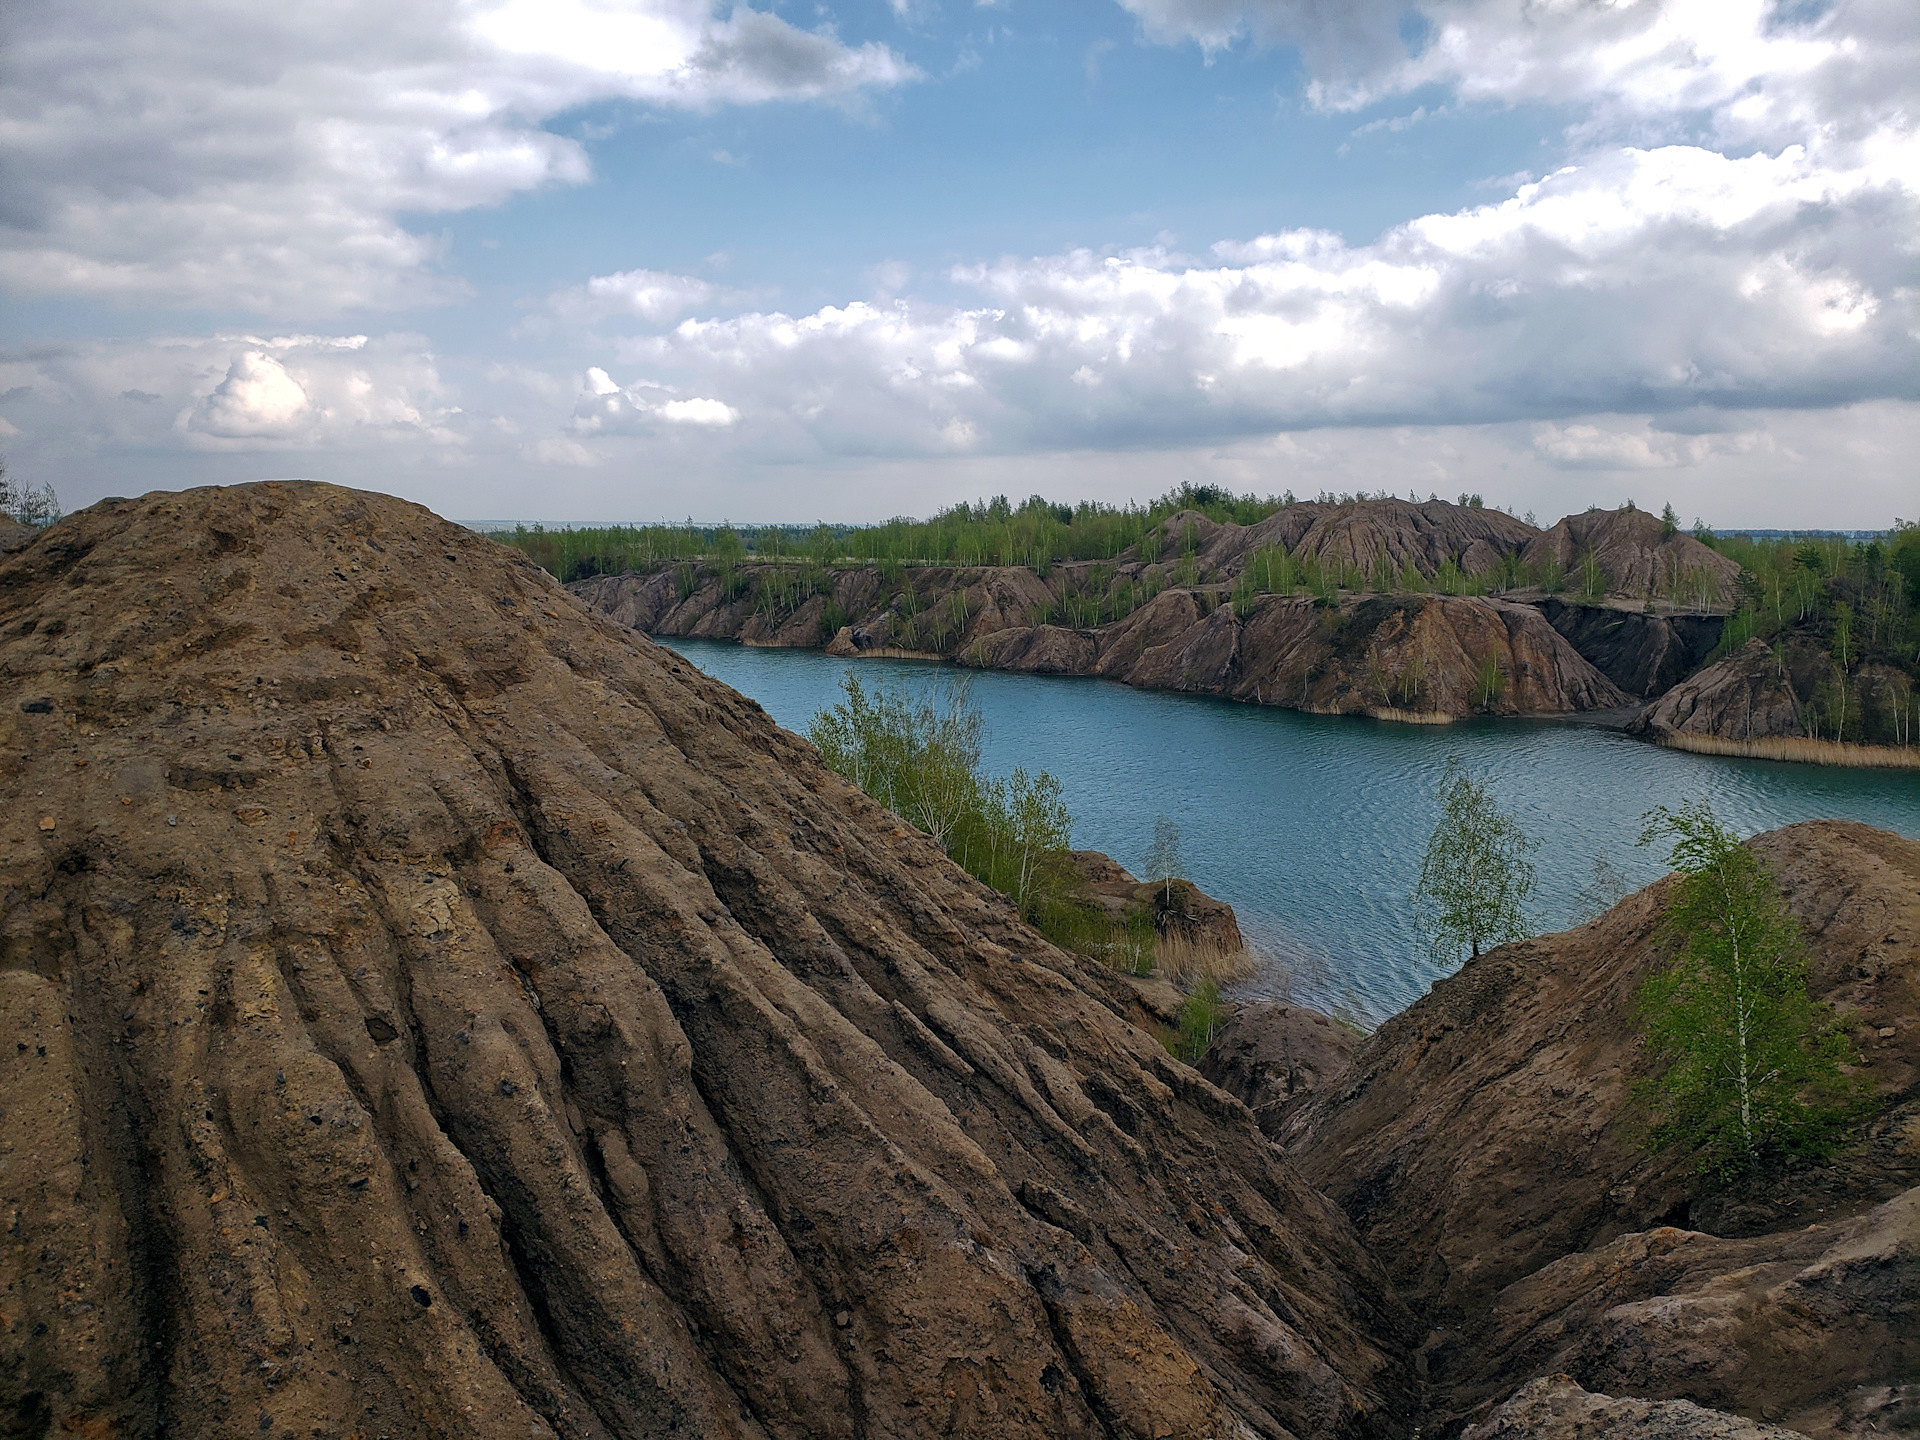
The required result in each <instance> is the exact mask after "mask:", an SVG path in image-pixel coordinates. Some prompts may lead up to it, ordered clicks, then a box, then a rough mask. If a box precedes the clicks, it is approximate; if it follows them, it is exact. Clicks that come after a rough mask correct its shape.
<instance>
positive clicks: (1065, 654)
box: [572, 567, 1629, 720]
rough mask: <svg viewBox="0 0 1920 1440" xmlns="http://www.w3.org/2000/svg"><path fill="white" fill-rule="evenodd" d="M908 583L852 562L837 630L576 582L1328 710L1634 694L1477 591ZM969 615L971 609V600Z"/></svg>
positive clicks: (649, 627) (621, 597)
mask: <svg viewBox="0 0 1920 1440" xmlns="http://www.w3.org/2000/svg"><path fill="white" fill-rule="evenodd" d="M907 573H908V575H909V576H910V577H911V579H910V580H909V581H903V582H900V584H901V585H903V586H908V587H917V588H913V589H912V591H911V593H912V594H913V596H914V598H913V600H912V601H911V602H906V603H907V604H910V605H911V609H912V613H911V614H905V613H903V610H904V609H905V608H906V605H905V604H903V597H904V596H905V595H906V594H907V593H908V590H907V589H899V588H889V587H888V585H887V583H886V582H884V581H883V580H882V578H881V577H880V575H879V572H878V571H866V570H859V571H847V572H843V573H842V574H841V575H840V576H839V577H838V578H837V579H835V581H834V582H833V586H832V591H831V597H830V598H831V601H832V604H833V605H834V606H835V607H836V611H837V613H839V614H843V615H846V616H848V617H850V618H849V619H848V621H847V623H846V624H845V625H844V626H843V627H842V628H841V629H840V630H838V631H836V632H833V633H832V634H831V636H829V635H828V634H826V633H825V632H823V630H822V628H821V624H820V619H819V617H820V615H821V614H823V613H825V612H824V610H823V608H822V607H824V605H825V604H826V603H827V600H826V599H825V598H823V597H818V596H816V597H815V598H814V599H813V600H811V601H809V602H807V604H806V605H804V606H802V607H801V609H800V610H798V611H796V612H795V613H794V614H793V616H791V617H790V618H788V619H786V620H784V621H780V622H777V623H776V622H775V621H774V620H770V619H769V618H768V617H767V615H766V614H765V613H764V612H763V611H762V610H759V609H757V608H756V607H755V602H754V600H753V599H752V592H751V591H750V590H746V591H742V593H741V594H740V595H739V596H738V597H736V598H734V599H732V600H728V599H727V598H726V596H725V593H724V589H723V587H721V586H720V585H719V584H717V583H714V584H710V585H705V586H702V587H700V588H698V589H695V590H693V591H691V592H690V593H688V594H687V595H685V596H684V597H680V596H678V592H677V590H676V588H675V583H674V577H673V576H672V575H671V574H659V575H648V576H641V575H632V576H617V577H609V576H600V577H597V578H595V579H593V580H586V581H579V582H576V583H575V585H574V586H573V587H572V589H573V591H574V593H575V594H576V595H578V596H580V598H581V599H582V600H584V601H585V602H586V603H587V604H588V605H589V606H590V607H591V608H593V609H595V610H596V611H598V612H599V613H601V614H604V615H607V616H610V617H611V618H613V619H615V620H618V621H619V622H621V623H622V624H627V625H632V626H634V627H635V628H637V629H640V630H643V631H646V632H648V633H650V634H660V635H675V636H685V637H687V638H690V639H739V640H741V641H742V642H743V643H747V644H757V645H808V646H812V645H821V644H825V645H826V646H827V648H828V649H829V650H830V651H831V652H832V653H834V654H836V655H843V656H848V657H852V656H857V655H889V654H901V653H911V654H929V655H940V656H944V657H946V658H950V659H953V660H955V661H957V662H958V663H959V664H962V665H967V666H973V667H976V668H980V669H990V670H1008V671H1013V672H1015V673H1018V674H1023V675H1097V676H1101V677H1104V678H1106V679H1109V680H1118V681H1121V682H1122V683H1124V684H1128V685H1135V686H1139V687H1142V688H1144V689H1155V690H1185V691H1189V692H1193V693H1197V694H1205V695H1222V696H1227V697H1230V698H1232V699H1236V700H1243V701H1248V702H1251V703H1255V704H1262V705H1280V706H1286V707H1288V708H1292V709H1303V710H1312V711H1316V712H1319V713H1325V714H1373V715H1379V716H1384V717H1388V718H1429V719H1442V720H1444V719H1449V718H1452V717H1454V716H1459V715H1468V714H1476V713H1478V714H1492V715H1531V714H1544V715H1558V714H1567V713H1571V712H1576V711H1585V710H1604V709H1611V708H1614V707H1616V706H1620V705H1624V704H1626V703H1628V698H1629V697H1628V696H1627V695H1625V694H1623V693H1622V692H1621V691H1620V690H1619V689H1618V688H1617V687H1616V686H1615V685H1614V684H1613V683H1612V682H1611V681H1609V680H1608V679H1607V678H1606V677H1605V676H1604V675H1602V674H1601V673H1600V672H1599V671H1598V670H1596V669H1595V668H1594V667H1593V665H1592V664H1590V663H1589V662H1588V661H1587V660H1585V659H1584V658H1582V656H1581V655H1580V653H1579V652H1578V650H1576V649H1575V648H1574V646H1573V645H1572V644H1571V643H1569V642H1568V641H1567V640H1566V639H1565V638H1564V637H1563V636H1561V635H1560V633H1559V632H1558V631H1556V630H1555V629H1554V628H1553V626H1552V625H1550V624H1549V623H1548V622H1547V621H1546V619H1545V618H1544V617H1543V616H1542V614H1541V612H1540V611H1539V610H1537V609H1535V608H1534V607H1533V606H1530V605H1521V604H1516V603H1514V602H1512V601H1508V600H1500V599H1489V598H1483V597H1477V596H1454V595H1428V594H1401V595H1368V596H1353V597H1350V598H1347V599H1343V600H1341V601H1340V602H1339V603H1338V604H1335V605H1322V604H1319V603H1317V602H1315V601H1313V600H1311V599H1307V598H1304V597H1295V596H1277V595H1262V596H1259V597H1257V598H1255V599H1253V600H1251V601H1247V602H1243V603H1241V604H1239V605H1235V604H1231V603H1228V601H1229V596H1228V595H1227V593H1226V591H1225V589H1224V588H1223V587H1219V586H1212V587H1206V586H1201V587H1190V588H1175V589H1171V590H1165V591H1162V592H1160V593H1159V594H1157V595H1155V596H1154V597H1153V598H1152V599H1150V600H1148V601H1147V602H1146V603H1145V604H1143V605H1141V606H1139V608H1137V609H1135V610H1132V611H1131V612H1129V613H1128V614H1126V615H1125V616H1123V617H1122V618H1120V619H1118V620H1114V621H1111V622H1109V623H1106V624H1103V625H1099V626H1090V627H1084V628H1082V627H1072V626H1067V625H1061V624H1054V623H1045V622H1043V623H1038V624H1036V623H1034V621H1033V618H1032V617H1033V615H1034V613H1035V612H1038V611H1044V610H1045V609H1046V608H1047V605H1048V604H1049V603H1051V602H1050V601H1048V600H1047V599H1046V598H1045V592H1044V591H1043V592H1042V598H1040V599H1035V598H1033V597H1032V595H1031V594H1030V593H1029V592H1030V590H1031V588H1032V587H1034V586H1037V585H1038V584H1039V581H1038V580H1037V578H1036V577H1035V576H1034V574H1033V572H1032V571H1030V570H1024V569H1019V568H1013V567H995V568H989V569H985V570H979V571H945V570H938V569H934V568H927V569H923V570H918V571H909V572H907ZM961 615H964V616H965V617H966V619H965V621H964V623H962V622H961V620H960V618H959V617H960V616H961Z"/></svg>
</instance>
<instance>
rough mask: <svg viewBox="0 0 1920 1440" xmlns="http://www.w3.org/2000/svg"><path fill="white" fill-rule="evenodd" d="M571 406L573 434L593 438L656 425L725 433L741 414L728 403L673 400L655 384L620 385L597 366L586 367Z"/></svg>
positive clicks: (652, 429)
mask: <svg viewBox="0 0 1920 1440" xmlns="http://www.w3.org/2000/svg"><path fill="white" fill-rule="evenodd" d="M580 390H581V393H580V398H579V400H578V402H577V403H576V404H575V405H574V407H573V418H572V430H573V433H574V435H575V436H577V437H586V436H594V435H652V434H656V433H658V432H659V426H658V424H657V423H656V422H659V421H665V422H666V423H667V424H668V425H673V426H692V427H694V428H696V429H708V430H712V429H726V428H727V427H729V426H731V425H733V424H735V423H736V422H737V421H738V420H739V419H740V412H739V411H738V410H736V409H734V408H733V407H732V406H731V405H729V404H727V403H726V402H725V401H724V400H715V399H712V398H711V397H709V396H704V395H691V396H685V397H682V398H669V396H670V395H671V394H672V392H671V391H670V390H669V389H668V388H667V387H666V386H664V385H661V384H659V383H657V382H655V381H652V380H636V381H635V382H634V383H633V384H631V385H621V384H620V383H619V382H618V381H616V380H615V379H614V378H613V377H612V376H611V375H609V374H608V373H607V372H606V371H605V370H603V369H602V368H601V367H600V366H598V365H592V366H589V367H588V368H587V373H586V376H585V378H584V379H583V381H582V383H581V387H580Z"/></svg>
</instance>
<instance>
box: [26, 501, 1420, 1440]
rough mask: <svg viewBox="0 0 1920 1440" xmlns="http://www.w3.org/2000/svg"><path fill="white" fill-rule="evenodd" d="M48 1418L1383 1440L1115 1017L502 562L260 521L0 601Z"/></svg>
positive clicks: (149, 506)
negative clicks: (1367, 1439)
mask: <svg viewBox="0 0 1920 1440" xmlns="http://www.w3.org/2000/svg"><path fill="white" fill-rule="evenodd" d="M0 675H4V676H5V677H6V683H5V685H4V687H0V690H3V691H4V693H5V694H6V696H7V697H8V699H7V702H6V705H5V708H4V712H0V895H4V906H5V909H4V925H3V926H0V932H3V933H0V964H3V966H4V968H0V1010H4V1013H5V1035H6V1037H7V1044H6V1045H5V1047H4V1048H0V1066H4V1074H3V1076H0V1096H3V1097H4V1100H3V1101H0V1156H4V1162H5V1163H4V1165H0V1214H4V1215H6V1216H8V1217H10V1219H9V1220H8V1221H7V1223H6V1225H5V1226H4V1228H0V1395H4V1396H5V1397H6V1400H7V1404H8V1406H9V1410H8V1412H7V1413H8V1423H11V1424H14V1425H15V1428H16V1430H18V1429H19V1427H21V1426H24V1427H25V1433H29V1434H36V1435H37V1434H46V1433H56V1434H66V1433H74V1434H97V1435H125V1436H158V1435H161V1434H165V1435H171V1436H182V1437H188V1436H237V1435H241V1434H245V1435H255V1434H258V1435H261V1436H274V1437H284V1436H287V1435H293V1436H298V1437H301V1440H305V1437H307V1436H310V1435H314V1436H342V1437H344V1436H349V1435H363V1436H368V1437H372V1436H376V1435H385V1436H395V1437H398V1436H403V1435H404V1436H428V1435H435V1436H472V1437H487V1440H492V1437H499V1436H533V1437H539V1436H546V1435H559V1436H567V1437H582V1440H588V1437H603V1436H604V1437H640V1436H649V1437H651V1436H664V1435H669V1434H673V1435H698V1436H703V1437H726V1436H741V1437H748V1436H751V1437H763V1436H765V1437H792V1440H801V1437H834V1436H846V1437H868V1436H873V1437H878V1436H898V1437H906V1436H923V1435H952V1436H982V1437H985V1436H993V1437H1020V1436H1032V1437H1036V1440H1037V1437H1058V1436H1089V1437H1092V1436H1112V1437H1120V1436H1140V1437H1147V1436H1152V1437H1171V1436H1193V1437H1200V1436H1206V1437H1221V1440H1225V1437H1229V1436H1233V1437H1240V1436H1245V1435H1249V1434H1252V1435H1259V1436H1270V1437H1275V1440H1279V1437H1284V1436H1289V1435H1294V1436H1310V1435H1342V1436H1361V1435H1369V1434H1382V1435H1395V1434H1404V1433H1406V1431H1407V1428H1408V1426H1409V1425H1410V1424H1411V1417H1412V1416H1413V1415H1414V1414H1415V1412H1416V1411H1417V1401H1416V1398H1415V1393H1414V1380H1413V1373H1412V1370H1411V1366H1410V1363H1409V1359H1408V1350H1409V1346H1410V1343H1411V1339H1410V1337H1411V1330H1410V1328H1409V1327H1410V1320H1409V1317H1408V1315H1407V1312H1406V1311H1405V1310H1404V1308H1403V1307H1402V1306H1401V1304H1400V1302H1399V1301H1398V1300H1397V1299H1396V1298H1395V1296H1394V1294H1393V1292H1392V1291H1391V1289H1390V1288H1389V1285H1388V1283H1387V1281H1386V1277H1385V1275H1384V1273H1383V1272H1382V1270H1381V1268H1380V1266H1379V1265H1378V1264H1377V1263H1376V1262H1375V1261H1374V1260H1373V1259H1372V1257H1371V1256H1370V1255H1369V1254H1368V1253H1367V1251H1366V1250H1365V1249H1364V1248H1363V1246H1362V1245H1361V1244H1360V1243H1359V1241H1358V1239H1357V1238H1356V1236H1355V1234H1354V1231H1353V1229H1352V1226H1351V1225H1350V1224H1349V1222H1348V1221H1347V1219H1346V1218H1345V1217H1344V1216H1343V1215H1342V1214H1341V1213H1340V1212H1339V1210H1337V1209H1336V1208H1335V1207H1333V1206H1332V1205H1330V1204H1329V1203H1328V1202H1326V1201H1325V1200H1323V1199H1322V1198H1321V1197H1320V1196H1319V1195H1318V1194H1317V1193H1316V1192H1314V1191H1313V1190H1312V1189H1310V1188H1309V1187H1308V1186H1307V1185H1306V1184H1305V1183H1304V1182H1303V1181H1302V1180H1301V1179H1299V1178H1298V1177H1297V1175H1296V1174H1295V1172H1294V1170H1293V1169H1292V1168H1291V1166H1290V1165H1289V1164H1288V1163H1286V1162H1285V1161H1284V1160H1283V1159H1282V1158H1281V1157H1280V1156H1279V1154H1278V1152H1277V1151H1276V1150H1274V1149H1273V1148H1272V1147H1271V1146H1270V1145H1269V1144H1268V1143H1267V1141H1266V1139H1265V1137H1264V1136H1262V1135H1261V1133H1260V1132H1259V1130H1258V1129H1257V1127H1256V1126H1255V1124H1254V1122H1253V1119H1252V1117H1251V1116H1250V1115H1249V1113H1248V1112H1247V1111H1246V1109H1245V1108H1244V1107H1243V1106H1242V1105H1241V1104H1240V1103H1239V1102H1238V1101H1236V1100H1234V1099H1232V1098H1231V1097H1229V1096H1227V1095H1225V1094H1224V1093H1223V1092H1221V1091H1220V1090H1218V1089H1216V1088H1215V1087H1214V1086H1213V1085H1211V1084H1210V1083H1208V1082H1207V1081H1205V1080H1204V1079H1202V1078H1201V1077H1200V1076H1199V1075H1197V1074H1196V1073H1194V1072H1193V1071H1192V1070H1189V1069H1188V1068H1187V1067H1185V1066H1183V1065H1180V1064H1178V1063H1177V1062H1175V1061H1173V1060H1171V1059H1169V1058H1168V1057H1167V1055H1166V1054H1165V1053H1164V1052H1163V1051H1162V1050H1161V1048H1160V1046H1159V1045H1158V1044H1157V1043H1156V1042H1155V1041H1154V1040H1153V1039H1152V1038H1151V1037H1150V1036H1149V1035H1147V1034H1145V1033H1143V1032H1142V1031H1140V1030H1139V1029H1137V1028H1135V1027H1133V1026H1130V1025H1128V1024H1127V1023H1125V1022H1124V1021H1123V1020H1122V1019H1121V1018H1119V1015H1120V1013H1121V1012H1122V1011H1124V1010H1125V1009H1126V1008H1127V1005H1128V999H1129V997H1128V991H1127V987H1126V985H1125V983H1124V982H1122V981H1120V980H1118V979H1116V978H1114V977H1111V976H1108V975H1106V974H1105V973H1103V972H1101V971H1099V970H1098V969H1097V967H1093V966H1090V965H1087V964H1083V963H1081V962H1079V961H1077V960H1075V959H1074V958H1073V957H1071V956H1069V955H1066V954H1063V953H1061V952H1059V951H1057V950H1055V949H1053V948H1052V947H1051V946H1049V945H1048V944H1047V943H1046V942H1045V941H1044V940H1042V939H1041V938H1040V937H1039V936H1037V935H1036V934H1034V933H1033V932H1032V931H1031V930H1029V929H1027V928H1026V927H1025V926H1023V925H1022V924H1021V923H1020V922H1019V920H1018V918H1017V916H1016V915H1015V914H1014V912H1013V911H1012V909H1011V908H1010V906H1009V905H1008V903H1007V902H1005V901H1004V900H1003V899H1001V898H1000V897H998V896H996V895H994V894H992V893H991V892H989V891H987V890H985V889H983V888H982V887H980V886H979V885H977V884H975V883H974V882H973V881H972V880H971V879H969V878H968V877H967V876H966V875H965V874H963V873H962V872H960V871H959V870H958V869H957V868H955V867H954V866H953V865H951V864H949V863H948V862H947V861H946V860H945V859H944V858H943V857H942V856H941V855H940V854H939V853H938V852H937V850H935V849H934V848H933V846H932V845H931V843H930V842H928V841H926V840H924V839H923V838H921V837H919V836H917V835H916V834H914V833H911V832H909V831H908V830H907V829H906V828H905V827H903V826H902V825H901V824H900V823H899V822H898V821H897V820H895V819H894V817H892V816H891V815H889V814H887V813H886V812H884V811H882V810H881V809H880V808H879V807H877V806H876V805H874V804H873V803H872V802H870V801H869V800H867V799H866V798H865V797H864V796H862V795H861V794H860V793H859V792H858V791H856V790H854V789H852V788H851V787H849V786H848V785H846V784H844V783H842V782H841V781H840V780H839V779H838V778H837V777H836V776H834V775H833V774H831V773H830V772H828V771H827V770H825V769H824V768H823V767H822V766H821V764H820V763H819V761H818V758H817V757H816V756H815V754H814V753H813V752H812V750H811V749H810V748H809V747H808V746H806V745H805V744H804V743H803V742H801V741H799V740H797V739H796V738H795V737H793V736H791V735H788V734H786V733H784V732H782V731H780V730H778V729H777V728H775V727H774V726H773V725H772V724H771V723H770V722H769V721H768V719H767V718H766V716H765V715H764V713H763V712H761V711H760V709H759V708H758V707H757V706H755V705H754V704H752V703H751V702H750V701H747V700H745V699H743V698H742V697H740V696H739V695H737V694H735V693H733V692H732V691H730V690H728V689H726V688H725V687H723V686H721V685H718V684H716V683H713V682H711V681H709V680H707V679H705V678H704V677H702V676H700V675H699V674H697V673H696V672H694V671H693V670H692V668H691V667H689V666H687V665H686V664H685V663H684V662H682V661H680V660H679V659H677V658H676V657H675V656H674V655H672V654H671V653H669V652H667V651H664V650H662V649H660V648H659V647H657V646H655V645H653V644H652V643H651V642H649V641H647V640H645V639H644V638H642V637H640V636H638V635H637V634H635V633H634V632H633V630H632V629H630V628H628V627H627V626H624V625H620V624H616V623H615V622H614V621H612V620H609V619H606V618H603V617H596V616H593V615H591V614H589V613H587V611H586V610H585V608H584V607H581V606H579V605H578V604H576V603H575V602H574V601H572V600H571V599H570V598H569V597H568V596H567V595H566V594H565V592H564V591H562V590H561V588H560V587H559V586H558V585H557V584H555V583H554V582H553V581H551V580H550V579H549V578H548V577H547V576H545V575H544V574H542V573H541V572H539V571H538V570H536V569H535V568H534V567H533V566H531V565H530V564H528V563H526V562H525V561H524V560H522V559H521V558H520V557H518V556H516V555H515V554H514V553H513V552H511V551H507V550H505V549H502V548H500V547H498V546H495V545H493V544H491V543H489V542H487V541H485V540H483V539H481V538H479V537H477V536H475V535H473V534H471V533H469V532H467V531H464V530H462V529H460V528H458V527H456V526H453V525H449V524H447V523H445V522H443V521H441V520H439V519H437V518H435V517H434V516H432V515H430V514H428V513H427V512H426V511H424V510H421V509H419V508H418V507H415V506H412V505H407V504H403V503H401V502H398V501H395V500H390V499H385V498H381V497H377V496H372V495H365V494H358V493H355V492H350V491H346V490H341V489H337V488H334V487H330V486H324V485H315V484H305V483H298V484H296V483H287V484H262V485H256V486H250V487H242V488H234V489H205V490H197V491H191V492H187V493H185V494H155V495H151V496H148V497H146V498H144V499H140V500H132V501H108V502H104V503H102V504H100V505H98V506H95V507H93V508H92V509H91V510H89V511H86V512H84V513H82V514H79V515H76V516H73V517H70V518H68V519H67V520H65V521H63V522H61V523H60V524H59V525H56V526H54V527H52V528H51V529H50V530H48V531H46V532H44V533H43V534H41V535H40V536H39V537H38V538H37V539H36V540H35V541H34V543H33V544H31V545H30V546H28V547H27V548H26V549H25V550H23V551H20V552H18V553H15V554H13V555H10V556H8V557H7V558H6V559H5V560H4V561H0Z"/></svg>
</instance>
